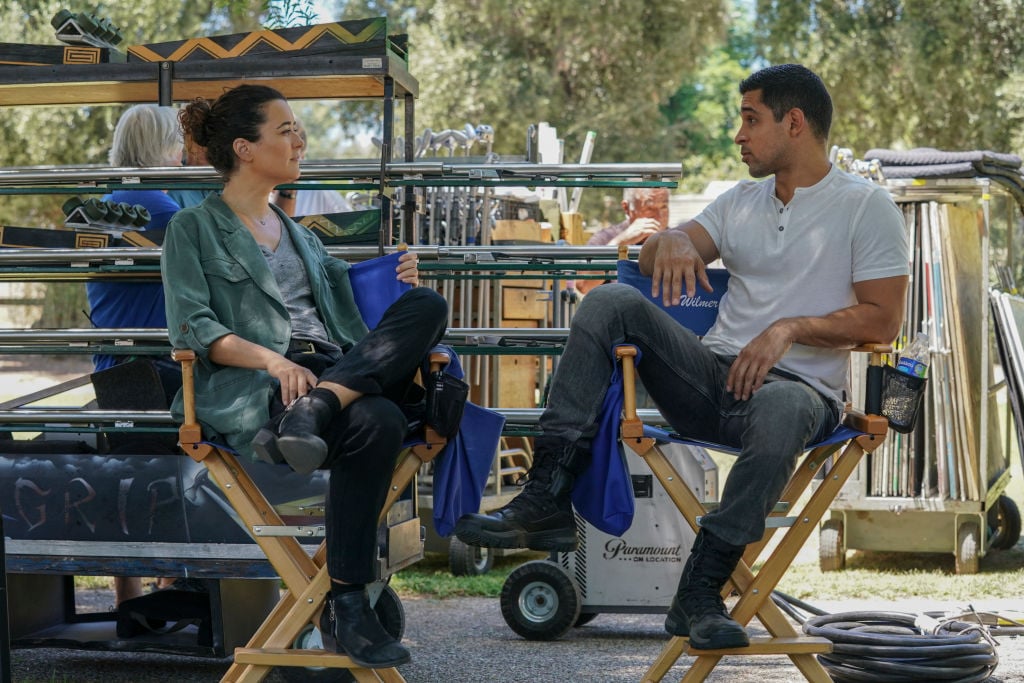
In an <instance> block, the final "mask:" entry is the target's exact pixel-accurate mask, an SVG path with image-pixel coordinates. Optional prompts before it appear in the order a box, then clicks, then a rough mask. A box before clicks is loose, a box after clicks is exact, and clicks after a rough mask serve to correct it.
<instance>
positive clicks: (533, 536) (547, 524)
mask: <svg viewBox="0 0 1024 683" xmlns="http://www.w3.org/2000/svg"><path fill="white" fill-rule="evenodd" d="M589 464H590V453H589V451H586V450H584V449H582V448H578V447H577V446H576V445H575V444H573V443H570V442H568V441H566V440H565V439H561V438H557V437H543V436H540V437H537V440H536V447H535V448H534V454H533V466H532V467H531V468H530V472H529V474H528V480H527V482H526V485H525V486H524V487H523V491H522V493H520V494H519V495H518V496H516V497H515V498H513V499H512V500H511V501H510V502H509V503H508V504H507V505H506V506H505V507H503V508H500V509H498V510H495V511H494V512H492V513H490V514H488V515H482V514H470V515H464V516H463V517H462V518H461V519H459V521H458V522H457V523H456V525H455V535H456V536H458V538H459V540H460V541H462V542H463V543H467V544H469V545H477V546H485V547H490V548H529V549H531V550H553V551H560V552H567V551H570V550H575V549H576V543H577V541H576V520H575V518H574V517H573V514H572V497H571V496H572V485H573V482H574V481H575V480H576V477H577V476H578V475H579V474H580V473H581V472H583V470H585V469H586V467H587V465H589Z"/></svg>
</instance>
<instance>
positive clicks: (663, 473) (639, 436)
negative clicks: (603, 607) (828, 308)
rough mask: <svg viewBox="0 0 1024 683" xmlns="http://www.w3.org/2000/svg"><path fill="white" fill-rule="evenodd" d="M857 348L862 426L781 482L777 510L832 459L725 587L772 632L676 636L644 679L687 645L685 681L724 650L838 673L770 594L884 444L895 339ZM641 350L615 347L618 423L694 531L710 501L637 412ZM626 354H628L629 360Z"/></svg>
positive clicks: (736, 610)
mask: <svg viewBox="0 0 1024 683" xmlns="http://www.w3.org/2000/svg"><path fill="white" fill-rule="evenodd" d="M626 258H627V252H626V250H625V249H623V248H622V247H620V248H619V259H620V260H624V259H626ZM853 350H854V351H857V352H863V353H868V354H870V359H869V365H868V370H867V384H866V388H867V391H866V402H865V406H864V410H865V412H863V413H861V412H856V411H854V410H852V409H850V408H849V407H848V409H847V410H846V412H845V414H844V416H843V424H844V425H845V426H847V427H850V428H851V429H854V430H856V431H857V432H859V434H858V435H854V436H853V437H852V438H851V439H849V440H847V441H846V442H845V443H843V442H838V443H833V444H829V445H823V446H820V447H817V448H813V449H812V450H810V451H809V452H808V453H807V454H806V455H805V456H804V457H803V459H802V461H801V463H800V465H799V466H798V467H797V468H796V470H795V471H794V472H793V476H792V477H790V480H789V482H788V483H787V485H786V488H785V489H784V490H783V492H782V496H781V498H780V501H782V502H781V503H780V505H777V506H776V512H773V513H772V516H779V515H781V514H784V512H788V511H789V507H791V506H792V505H795V504H796V501H797V500H798V499H799V498H800V497H801V495H803V493H804V492H805V491H806V490H807V488H808V487H809V486H810V485H811V482H812V481H813V480H814V477H815V475H816V474H817V473H818V471H819V470H821V469H822V467H824V466H825V464H826V463H829V462H830V466H829V467H828V470H827V472H826V473H825V476H824V477H823V479H822V481H821V483H820V484H818V486H817V487H816V488H815V490H814V492H813V493H812V494H811V495H810V497H809V498H808V500H807V502H806V503H805V504H804V505H803V507H802V508H801V509H800V510H799V511H797V513H796V514H791V515H789V516H787V518H786V521H788V522H790V526H789V528H788V530H787V531H786V532H785V534H784V536H783V537H782V539H781V540H780V541H779V543H778V544H777V545H776V547H775V549H774V550H773V551H772V552H771V553H770V554H769V556H768V557H767V558H766V559H765V561H764V564H762V565H761V569H760V570H759V571H758V573H757V574H756V575H755V574H754V572H753V571H751V567H752V566H753V565H754V563H755V561H756V560H757V559H758V557H759V556H760V555H761V552H762V551H763V550H764V548H765V546H767V545H768V543H769V541H770V540H771V539H772V537H773V536H774V534H775V532H776V531H777V529H778V528H779V527H780V526H782V524H779V525H773V524H769V525H768V527H767V528H766V530H765V534H764V536H763V537H762V538H761V540H760V541H758V542H757V543H752V544H750V545H748V546H747V549H746V551H745V552H744V553H743V557H742V559H741V560H740V561H739V563H738V564H737V565H736V569H735V570H733V573H732V576H731V578H730V580H729V581H727V582H726V585H725V586H724V587H723V588H722V595H723V597H725V596H727V595H728V594H729V593H730V592H732V591H733V590H735V591H736V592H737V593H738V594H739V596H740V598H739V600H738V601H737V602H736V604H735V605H734V606H733V609H732V612H731V615H732V618H733V619H735V620H736V621H737V623H739V624H740V625H741V626H746V625H747V624H748V623H750V620H751V619H753V618H754V617H755V616H756V617H757V618H758V619H759V620H760V621H761V623H762V625H763V626H764V627H765V629H767V631H768V633H769V634H770V636H769V637H767V638H765V637H756V638H752V639H751V642H750V645H749V646H748V647H744V648H734V649H722V650H695V649H692V648H690V646H689V639H688V638H681V637H678V636H673V637H671V638H670V639H669V642H668V643H667V644H666V645H665V647H664V649H663V650H662V651H661V654H660V655H659V656H658V658H657V659H656V660H655V662H654V664H652V665H651V667H650V668H649V669H648V670H647V673H646V674H644V678H643V681H644V682H645V683H648V682H653V681H660V680H661V679H662V678H663V677H664V676H665V674H666V673H668V671H669V670H670V669H671V668H672V666H673V665H674V664H675V662H676V660H678V659H679V657H680V656H681V655H682V654H683V653H686V654H690V655H693V656H694V657H696V660H695V661H694V663H693V664H692V666H691V667H690V668H689V670H688V671H687V672H686V674H685V675H684V676H683V679H682V680H683V681H685V682H687V683H690V682H697V681H703V680H705V679H706V678H707V677H708V675H709V674H710V673H711V671H712V670H713V669H714V668H715V666H716V665H717V664H718V662H719V661H721V659H722V657H724V656H726V655H747V656H749V655H787V656H788V657H789V658H790V660H792V662H793V664H794V665H795V666H796V667H797V668H798V669H799V670H800V672H801V673H802V674H803V675H804V677H805V678H806V679H807V680H808V681H811V683H830V682H831V680H832V678H831V677H830V676H829V675H828V673H827V672H826V671H825V668H824V667H823V666H822V665H821V664H820V663H819V662H818V660H817V658H816V657H815V655H816V654H819V653H828V652H831V651H832V644H831V642H829V641H828V640H826V639H824V638H812V637H807V636H802V635H801V634H800V633H799V632H798V631H797V630H796V629H795V628H794V626H793V624H792V623H791V622H790V621H789V620H788V619H787V618H786V615H785V614H783V612H782V610H781V609H780V608H779V607H778V606H777V605H776V604H775V603H774V602H772V600H771V594H772V591H773V590H775V587H776V586H777V585H778V583H779V581H780V580H781V579H782V576H783V574H785V573H786V570H787V569H788V568H789V565H791V564H792V563H793V560H794V559H795V558H796V555H797V553H798V552H799V551H800V548H802V547H803V545H804V543H805V542H806V541H807V539H808V538H809V537H810V535H811V533H812V532H813V531H814V530H815V529H817V528H818V525H819V524H820V522H821V519H822V517H823V516H824V515H825V513H826V512H827V511H828V507H829V505H831V504H832V501H833V500H834V499H835V497H836V496H837V495H839V492H840V491H841V490H842V488H843V486H844V485H845V484H846V481H847V479H849V477H850V475H851V474H852V473H853V471H854V470H855V469H856V468H857V464H858V463H859V462H860V460H861V458H862V457H863V456H864V454H865V453H870V452H871V451H873V450H875V449H876V448H878V447H879V446H881V445H882V442H883V441H884V440H885V437H886V434H887V433H888V430H889V423H888V421H887V420H886V419H885V418H884V417H882V416H881V415H880V412H881V410H880V409H881V384H882V362H883V360H884V359H883V356H884V355H885V354H888V353H892V347H891V345H889V344H867V345H864V346H859V347H857V348H855V349H853ZM636 355H637V349H636V347H633V346H629V345H623V346H619V347H617V348H616V349H615V356H616V362H618V363H620V365H621V368H622V381H623V418H622V422H621V425H620V436H621V438H622V443H623V444H625V445H626V446H628V447H629V448H631V449H632V450H633V451H634V452H635V453H636V454H637V455H639V456H640V457H642V458H643V459H644V461H645V462H646V463H647V465H648V467H650V468H651V471H652V472H653V473H654V476H655V477H656V478H657V479H658V481H660V482H661V485H662V486H663V487H664V488H665V491H666V492H667V493H668V495H669V498H670V499H671V500H672V502H673V504H674V505H675V506H676V508H678V510H679V512H680V513H681V514H682V515H683V517H684V518H685V519H686V522H687V524H689V525H690V527H691V528H692V529H693V531H694V532H695V533H696V532H697V531H698V529H699V519H700V517H701V516H702V515H704V514H706V513H707V509H706V508H705V507H704V505H703V504H702V503H701V502H700V501H699V500H698V499H697V496H696V495H695V494H694V492H693V491H691V490H690V488H689V487H688V486H687V485H686V483H685V482H684V480H683V477H682V476H680V474H679V473H678V472H677V471H676V469H675V467H673V466H672V463H671V462H670V461H669V459H668V458H667V457H666V456H665V453H664V452H663V451H662V450H661V448H660V446H659V445H658V442H657V440H656V439H654V438H651V437H649V436H647V435H645V432H644V424H643V422H641V421H640V419H639V418H638V417H637V412H636V368H635V365H634V358H635V357H636ZM623 359H629V360H628V361H626V362H623ZM775 521H778V520H775Z"/></svg>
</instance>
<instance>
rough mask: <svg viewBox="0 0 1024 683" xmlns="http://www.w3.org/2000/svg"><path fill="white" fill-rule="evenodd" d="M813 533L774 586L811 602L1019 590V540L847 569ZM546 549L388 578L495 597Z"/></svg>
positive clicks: (871, 555)
mask: <svg viewBox="0 0 1024 683" xmlns="http://www.w3.org/2000/svg"><path fill="white" fill-rule="evenodd" d="M712 458H713V459H714V460H715V462H716V463H717V464H718V466H719V488H721V484H722V483H723V482H724V481H725V478H726V476H728V472H729V467H730V466H731V463H732V457H731V456H728V455H720V454H718V453H712ZM1010 465H1011V477H1012V478H1011V480H1010V483H1009V486H1008V487H1007V489H1006V491H1005V494H1004V495H1007V496H1009V497H1010V498H1011V499H1013V500H1014V501H1015V502H1016V503H1017V504H1018V505H1019V506H1020V507H1022V508H1024V475H1022V474H1021V464H1020V459H1019V458H1018V457H1017V455H1016V453H1014V454H1013V455H1012V456H1011V458H1010ZM817 544H818V537H817V534H812V535H811V538H810V539H809V540H808V542H807V544H806V546H805V547H804V549H803V550H802V551H801V553H800V555H799V556H798V558H797V561H796V562H795V563H794V564H793V565H792V566H791V567H790V569H789V571H787V572H786V574H785V576H783V578H782V581H781V582H780V583H779V586H778V588H779V590H780V591H782V592H784V593H787V594H789V595H792V596H793V597H796V598H800V599H803V600H807V601H808V602H813V601H814V600H819V599H820V600H845V599H882V600H895V599H900V598H928V599H929V600H935V601H961V600H962V601H971V600H984V599H991V598H1001V597H1005V596H1012V597H1014V598H1019V597H1020V596H1022V595H1024V542H1019V543H1018V544H1017V545H1016V546H1015V547H1014V548H1012V549H1010V550H995V551H990V552H989V553H987V554H986V555H985V557H983V558H981V571H980V572H979V573H978V574H974V575H958V574H956V573H955V569H954V558H953V553H952V552H949V553H890V552H866V551H852V552H850V553H848V554H847V558H846V569H844V570H842V571H837V572H822V571H821V570H820V569H819V568H818V552H817V547H818V545H817ZM546 556H547V555H546V554H544V553H518V554H511V555H506V556H504V557H499V558H496V559H495V563H494V567H493V568H492V569H491V571H490V572H488V573H487V574H485V575H483V576H463V577H456V576H452V575H451V573H450V572H449V570H448V557H447V555H445V554H441V553H427V555H426V556H425V557H424V559H423V560H421V561H419V562H417V563H416V564H414V565H413V566H411V567H408V568H406V569H404V570H402V571H401V572H399V573H398V574H396V575H395V577H394V578H393V579H392V586H394V587H395V590H397V591H398V592H399V593H402V594H405V595H423V596H428V597H434V598H451V597H462V596H480V597H492V598H496V597H498V596H499V595H500V594H501V587H502V585H503V584H504V582H505V579H506V578H507V577H508V575H509V574H510V573H511V572H512V571H513V570H515V568H516V567H518V566H519V565H521V564H522V563H524V562H527V561H529V560H531V559H543V558H545V557H546Z"/></svg>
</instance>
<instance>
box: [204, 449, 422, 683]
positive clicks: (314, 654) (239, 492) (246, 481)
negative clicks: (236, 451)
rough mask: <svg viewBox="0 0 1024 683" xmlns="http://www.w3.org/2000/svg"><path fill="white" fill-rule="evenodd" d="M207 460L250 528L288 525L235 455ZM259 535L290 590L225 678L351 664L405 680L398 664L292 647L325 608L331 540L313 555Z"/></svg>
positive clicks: (408, 477)
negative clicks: (363, 663)
mask: <svg viewBox="0 0 1024 683" xmlns="http://www.w3.org/2000/svg"><path fill="white" fill-rule="evenodd" d="M418 459H419V458H417V457H416V456H413V455H411V454H410V455H409V456H408V457H407V458H406V459H403V460H402V462H401V464H400V465H399V467H398V468H397V471H396V474H395V475H394V477H393V479H392V487H391V490H392V491H399V492H400V491H402V490H404V489H405V488H406V487H407V486H408V485H409V483H410V482H411V481H412V478H413V477H414V476H415V474H416V471H417V470H418V467H413V466H411V464H410V461H411V460H418ZM202 462H203V463H204V464H205V465H206V467H207V468H208V469H209V470H210V474H211V475H212V476H213V478H214V480H215V481H217V483H218V484H219V485H220V488H221V490H222V491H223V492H224V495H225V496H226V497H227V499H228V501H229V503H230V504H231V507H232V508H233V509H234V510H235V512H236V513H237V514H238V515H239V517H240V518H241V519H242V521H243V523H244V524H245V525H246V526H247V528H250V529H251V528H253V527H257V526H273V525H283V522H282V520H281V518H280V517H279V516H278V515H277V513H276V511H275V510H274V509H273V507H272V506H270V505H269V503H267V501H266V499H265V498H264V497H263V494H262V493H261V492H260V491H259V489H258V488H257V487H256V485H255V484H254V483H253V481H252V479H251V478H250V477H249V476H248V474H247V473H245V471H244V470H243V469H242V468H241V466H240V465H239V463H238V461H237V460H236V459H235V457H234V456H233V455H231V454H230V453H226V452H224V451H221V450H219V449H215V450H214V451H213V452H212V453H210V454H209V455H208V456H207V457H205V458H204V459H203V460H202ZM389 500H390V498H389ZM386 509H387V507H385V510H384V511H382V513H381V516H382V517H384V516H385V515H386ZM255 540H256V542H257V544H258V545H259V546H260V548H261V549H262V550H263V552H264V554H265V555H266V556H267V559H268V561H269V562H270V563H271V566H273V567H274V569H275V571H277V573H278V574H279V575H280V576H281V579H282V581H283V582H284V584H285V588H286V590H285V592H284V594H283V595H282V596H281V599H280V601H279V602H278V604H277V605H276V606H275V607H274V609H273V610H271V612H270V614H269V615H267V618H266V619H265V620H264V622H263V624H261V625H260V627H259V628H258V629H257V630H256V632H255V633H254V634H253V636H252V638H250V639H249V642H248V643H247V644H246V647H244V648H236V650H235V653H234V654H235V657H234V662H233V663H232V664H231V666H230V667H228V670H227V672H226V673H225V674H224V677H223V678H222V679H221V680H222V681H225V682H228V681H230V682H231V683H255V682H257V681H261V680H263V679H264V678H265V677H266V676H267V675H268V674H269V673H270V671H271V669H272V668H273V667H275V666H303V667H335V668H344V669H348V670H349V673H351V674H352V676H353V677H354V678H355V679H356V680H357V681H370V682H378V683H379V682H381V681H383V682H386V683H404V680H405V679H404V678H403V677H402V675H401V674H400V673H399V672H398V670H397V669H395V668H389V669H372V670H371V669H365V668H362V667H359V666H358V665H356V664H355V663H354V662H353V661H352V660H351V659H350V658H349V657H348V656H346V655H342V654H337V653H334V652H326V651H324V650H297V649H292V645H293V644H294V643H295V640H296V638H297V637H298V634H299V633H300V631H301V630H302V629H303V628H305V626H306V624H314V625H317V615H319V613H320V611H321V610H322V609H323V605H324V600H325V598H326V596H327V594H328V593H329V590H330V577H329V575H328V574H327V568H326V557H327V553H326V544H324V543H321V544H320V547H319V548H318V549H317V551H316V553H315V554H314V556H313V557H312V558H311V557H310V556H309V555H307V553H306V550H305V548H303V547H302V545H301V544H300V543H299V542H298V541H297V540H296V539H295V538H292V537H289V536H255Z"/></svg>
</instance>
